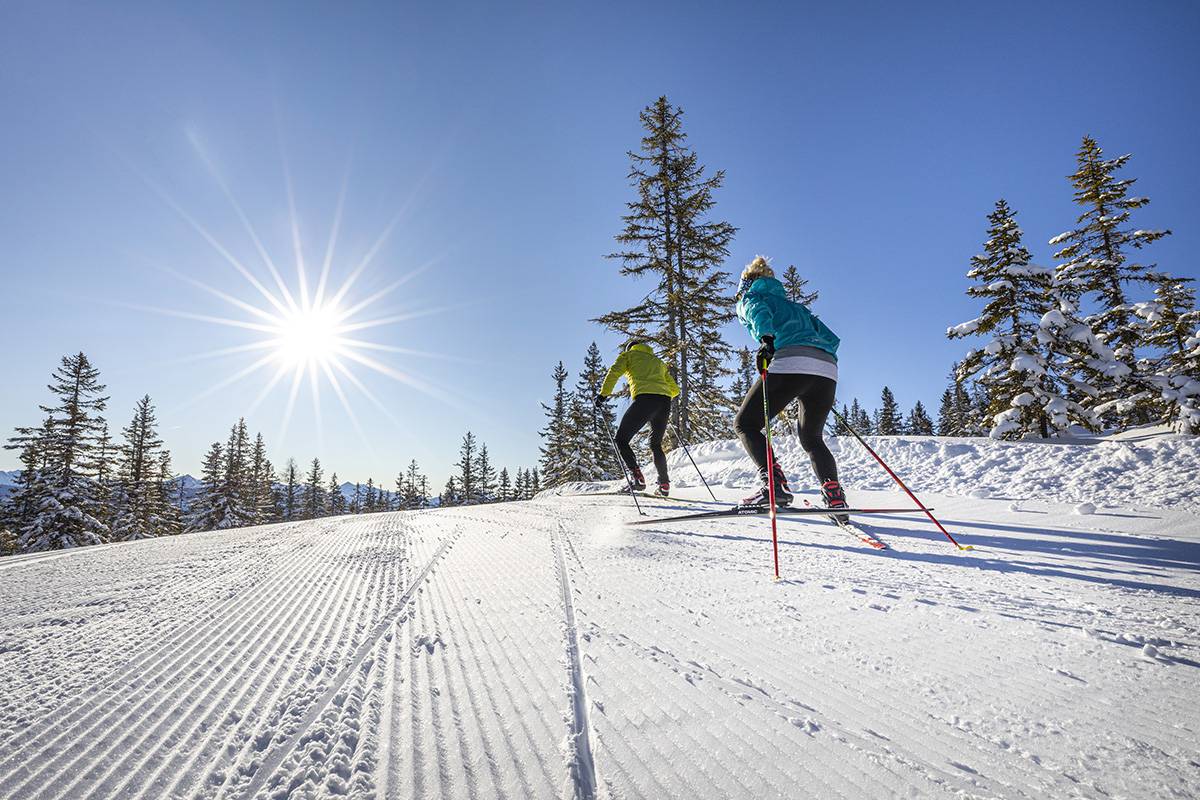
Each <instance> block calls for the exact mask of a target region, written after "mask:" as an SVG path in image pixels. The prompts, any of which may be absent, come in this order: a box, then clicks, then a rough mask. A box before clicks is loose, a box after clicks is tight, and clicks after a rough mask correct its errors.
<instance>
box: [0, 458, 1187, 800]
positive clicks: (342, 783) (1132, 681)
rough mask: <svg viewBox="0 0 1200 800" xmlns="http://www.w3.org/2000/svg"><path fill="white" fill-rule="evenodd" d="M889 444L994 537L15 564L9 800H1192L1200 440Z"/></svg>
mask: <svg viewBox="0 0 1200 800" xmlns="http://www.w3.org/2000/svg"><path fill="white" fill-rule="evenodd" d="M880 441H881V443H882V445H883V446H882V447H881V450H882V451H884V455H885V458H887V457H888V456H893V457H894V458H895V460H896V461H897V464H896V466H897V467H898V468H901V469H902V471H903V472H906V473H909V474H911V475H912V477H913V484H914V488H917V487H920V488H922V489H924V490H927V491H926V493H927V494H928V496H927V497H923V499H925V500H926V501H927V502H928V503H930V504H931V505H933V506H935V507H936V509H937V513H938V515H939V516H940V518H941V519H942V520H943V521H944V522H945V523H946V525H947V527H948V528H949V529H950V530H951V531H952V532H953V533H954V534H955V535H956V536H957V537H959V538H960V540H961V541H963V542H964V543H965V544H970V545H973V546H974V547H975V548H976V549H975V550H974V551H972V552H967V553H964V552H960V551H957V550H955V549H954V548H953V547H952V546H951V545H950V544H949V543H948V542H947V541H946V540H945V539H943V538H942V537H941V535H940V534H939V533H937V531H936V530H935V529H933V527H932V526H931V525H930V524H929V523H928V522H927V521H923V520H922V518H920V517H919V516H916V515H886V516H881V517H874V518H871V519H869V520H866V524H867V525H868V526H869V527H870V528H871V530H873V531H874V532H876V533H877V534H878V535H879V537H880V538H881V539H883V540H884V541H886V542H887V543H888V544H889V545H890V549H888V550H885V551H877V550H873V549H871V548H869V547H866V546H864V545H862V544H860V543H859V542H858V541H857V540H856V539H855V538H853V537H852V536H850V535H849V534H847V533H846V532H845V531H842V530H841V529H839V528H837V527H835V526H833V525H831V524H828V523H826V522H822V521H819V520H797V519H794V518H784V519H781V521H780V556H781V559H782V565H783V580H782V581H780V582H778V583H775V582H773V581H772V580H771V575H770V569H771V564H770V554H771V549H770V541H769V527H768V525H769V523H768V521H767V519H766V518H763V517H742V518H731V519H724V520H715V521H703V522H691V523H685V524H679V523H676V524H668V523H663V524H659V525H651V526H647V527H640V528H626V527H622V525H621V523H622V522H623V521H629V520H633V519H635V518H637V512H636V511H635V510H634V508H633V504H632V502H631V499H630V498H628V497H618V496H605V495H598V494H589V495H574V496H572V495H569V494H563V495H559V496H551V495H547V496H544V497H542V498H539V499H537V500H534V501H531V502H526V503H506V504H501V505H494V506H484V507H469V508H454V509H445V510H436V511H421V512H397V513H390V514H377V515H369V516H359V517H343V518H338V519H330V520H317V521H313V522H306V523H288V524H281V525H271V526H264V527H258V528H249V529H242V530H236V531H227V532H222V533H210V534H193V535H188V536H180V537H175V538H171V539H162V540H150V541H143V542H134V543H129V544H119V545H109V546H103V547H96V548H90V549H87V550H81V551H68V552H59V553H45V554H36V555H29V556H19V557H13V558H8V559H3V560H0V675H3V683H0V797H3V798H6V800H7V799H8V798H12V799H14V800H16V799H18V798H51V797H57V798H79V797H89V798H90V797H97V798H101V797H126V798H166V797H189V798H190V797H196V798H216V797H221V798H242V797H260V798H261V797H275V798H283V797H295V798H301V797H303V798H309V797H341V796H351V797H380V798H384V797H386V798H513V799H514V800H516V799H518V798H557V797H593V796H598V797H612V798H689V799H690V798H838V797H841V798H875V797H896V796H901V797H1004V798H1047V797H1056V798H1057V797H1087V798H1114V797H1124V798H1170V797H1195V796H1197V794H1198V793H1200V701H1198V698H1200V580H1198V578H1197V572H1198V570H1200V536H1198V534H1197V530H1198V528H1200V525H1198V523H1200V519H1198V517H1197V515H1196V512H1197V506H1198V501H1197V497H1196V495H1197V489H1198V487H1197V485H1196V484H1197V479H1196V475H1197V474H1198V473H1197V468H1196V457H1197V448H1196V445H1195V444H1191V443H1189V442H1188V441H1187V440H1174V439H1161V440H1155V441H1151V442H1139V443H1135V444H1134V447H1135V448H1136V449H1134V450H1132V451H1126V450H1123V449H1121V448H1123V447H1124V446H1125V445H1122V444H1120V443H1100V444H1093V445H1054V444H1024V445H1008V444H1004V443H991V442H978V441H974V442H970V441H969V440H961V441H960V442H954V441H951V442H939V441H935V440H927V441H914V442H910V443H907V444H906V443H904V442H902V441H887V440H880ZM1117 445H1120V447H1117ZM855 447H857V445H853V444H851V443H842V445H841V446H840V447H839V450H840V452H839V457H840V459H841V463H842V466H843V471H844V474H845V475H846V477H847V478H848V480H847V483H849V484H850V485H851V487H857V488H853V489H852V491H851V493H850V499H851V502H852V503H855V504H860V505H883V504H887V505H893V506H894V505H902V504H906V503H908V502H909V501H908V500H907V499H906V498H904V497H903V496H902V495H901V494H899V493H898V492H896V491H894V489H893V488H890V487H888V479H887V478H886V476H882V473H881V472H879V470H878V467H873V466H871V465H870V464H869V463H868V462H866V461H864V460H863V457H862V456H860V455H854V454H853V448H855ZM958 447H967V448H968V449H967V450H966V451H958V450H956V449H955V448H958ZM1070 447H1079V448H1084V450H1083V451H1082V452H1081V453H1079V454H1073V453H1072V451H1069V450H1068V449H1065V448H1070ZM971 448H974V449H971ZM779 450H780V454H781V456H782V458H783V459H784V463H785V465H786V466H787V467H788V470H789V472H790V473H791V474H792V476H793V480H794V482H795V483H796V484H797V485H806V484H807V483H809V481H808V479H807V469H806V468H805V467H804V462H803V461H801V460H800V459H799V458H798V454H799V451H798V450H797V449H796V448H795V445H794V443H792V442H789V441H786V440H785V441H782V442H780V444H779ZM1089 453H1090V457H1089V455H1088V454H1089ZM693 455H696V456H697V458H698V460H699V461H700V462H701V464H702V466H704V468H705V469H706V471H711V473H712V475H713V477H717V478H718V479H719V481H718V482H719V483H720V484H722V485H719V486H718V487H717V489H716V490H717V492H718V496H719V497H721V498H722V499H728V498H732V497H736V496H737V495H738V494H739V493H742V492H744V491H745V490H746V489H747V488H748V481H747V482H745V483H744V484H743V485H741V486H738V487H736V488H733V487H726V486H724V485H723V484H724V483H727V482H728V483H736V482H737V480H740V478H738V475H739V472H738V471H739V470H743V471H744V470H745V469H746V465H745V464H742V465H741V466H739V456H738V455H737V453H736V451H735V450H733V449H732V448H731V447H730V446H728V445H725V444H721V443H715V444H711V445H704V446H700V447H696V448H694V449H693ZM676 456H677V458H676V466H675V477H676V478H677V479H678V480H679V481H681V482H682V481H683V480H684V479H687V477H688V475H687V472H686V470H690V469H691V466H690V464H687V462H686V461H685V460H684V458H683V456H682V454H676ZM684 464H687V466H686V468H685V466H684ZM1110 470H1111V471H1110ZM876 472H879V475H880V476H881V477H882V479H881V480H879V481H876V479H875V473H876ZM939 476H941V477H939ZM939 480H941V481H943V483H942V484H941V485H940V486H937V485H934V484H937V482H938V481H939ZM951 481H953V482H951ZM1125 482H1128V483H1129V484H1130V485H1131V486H1132V487H1133V488H1132V489H1131V490H1125V489H1123V488H1121V484H1123V483H1125ZM864 487H870V488H864ZM1033 487H1040V488H1033ZM580 488H581V487H575V491H578V490H579V489H580ZM601 488H604V487H588V489H589V490H592V491H594V490H598V489H601ZM872 488H873V489H875V490H872ZM930 489H932V490H933V491H929V490H930ZM972 492H974V493H975V494H976V495H978V496H976V497H972V496H971V493H972ZM681 493H682V494H683V495H685V496H687V497H691V498H700V497H704V496H706V495H705V494H704V490H703V489H702V488H699V489H697V488H695V487H691V488H685V489H683V490H682V492H681ZM984 495H986V496H984ZM1032 496H1036V497H1038V498H1039V499H1030V498H1031V497H1032ZM809 497H812V498H813V499H814V500H815V495H812V494H811V493H810V494H809ZM1122 498H1124V499H1122ZM1083 503H1091V504H1092V505H1093V506H1094V508H1093V513H1091V514H1084V513H1077V512H1076V508H1077V506H1079V505H1081V504H1083ZM643 505H644V507H645V510H646V512H647V513H648V514H651V515H655V516H666V515H668V514H671V513H684V512H688V511H694V510H696V509H697V508H702V507H705V506H704V504H703V503H697V502H685V501H682V500H650V499H646V500H644V501H643ZM708 505H709V506H711V505H712V504H711V503H709V504H708Z"/></svg>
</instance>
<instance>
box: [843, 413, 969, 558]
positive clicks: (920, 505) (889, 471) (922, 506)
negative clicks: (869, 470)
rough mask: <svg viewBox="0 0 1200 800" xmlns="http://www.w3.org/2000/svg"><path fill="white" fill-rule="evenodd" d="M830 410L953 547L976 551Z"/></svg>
mask: <svg viewBox="0 0 1200 800" xmlns="http://www.w3.org/2000/svg"><path fill="white" fill-rule="evenodd" d="M830 410H831V411H832V412H833V416H834V417H836V418H837V420H838V421H839V422H841V423H842V425H843V426H845V428H846V430H848V431H850V433H851V435H852V436H854V438H855V439H858V443H859V444H861V445H862V446H863V447H865V448H866V449H867V452H868V453H870V454H871V455H872V456H874V457H875V460H876V461H878V462H879V466H881V467H883V468H884V469H885V470H886V471H887V474H888V475H891V476H892V480H894V481H895V482H896V483H897V484H899V486H900V488H901V489H903V490H904V491H905V492H906V493H907V494H908V496H909V497H911V498H912V501H913V502H914V503H916V504H917V507H918V508H920V509H921V510H922V511H924V512H925V516H927V517H929V519H931V520H932V521H933V524H934V525H936V526H937V529H938V530H939V531H941V532H942V535H944V536H945V537H946V538H947V539H949V540H950V543H951V544H952V545H954V546H955V547H957V548H958V549H959V550H974V549H975V548H974V547H973V546H971V545H969V544H968V545H961V544H959V543H958V542H957V541H955V539H954V537H953V536H951V535H950V531H948V530H946V529H945V528H943V527H942V523H940V522H938V521H937V517H935V516H933V514H931V513H930V511H929V509H928V508H926V507H925V504H924V503H922V502H921V501H920V500H918V499H917V496H916V495H915V494H913V493H912V490H911V489H909V488H908V487H907V486H905V485H904V481H902V480H900V476H899V475H897V474H896V473H895V472H892V468H891V467H889V466H888V465H887V464H885V463H884V461H883V459H882V458H880V457H879V454H878V453H876V452H875V451H874V450H872V449H871V445H869V444H867V443H866V441H865V440H864V439H863V438H862V437H861V436H859V435H858V431H856V430H854V428H852V427H850V422H849V421H848V420H847V419H846V418H845V417H843V416H842V415H841V414H839V413H838V410H837V409H836V408H833V409H830Z"/></svg>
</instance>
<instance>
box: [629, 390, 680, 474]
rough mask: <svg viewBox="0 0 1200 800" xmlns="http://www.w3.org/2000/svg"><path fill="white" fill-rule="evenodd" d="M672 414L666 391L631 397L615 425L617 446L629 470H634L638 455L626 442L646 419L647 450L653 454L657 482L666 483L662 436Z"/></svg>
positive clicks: (643, 424)
mask: <svg viewBox="0 0 1200 800" xmlns="http://www.w3.org/2000/svg"><path fill="white" fill-rule="evenodd" d="M670 417H671V398H669V397H667V396H666V395H665V394H639V395H638V396H637V397H635V398H633V402H632V403H630V404H629V408H628V409H626V410H625V416H623V417H621V424H620V425H618V426H617V449H618V450H620V451H621V458H622V459H623V460H624V461H625V466H627V467H629V471H630V472H636V471H637V468H638V467H637V459H636V458H634V455H633V448H632V447H630V446H629V442H630V441H631V440H632V439H633V437H634V435H635V434H637V432H638V431H640V430H641V429H642V428H643V427H645V425H646V423H647V422H649V423H650V452H651V453H653V454H654V468H655V469H656V470H658V482H659V483H666V482H667V481H668V480H669V478H668V477H667V456H666V454H664V453H663V449H662V443H663V436H664V435H666V433H667V420H668V419H670Z"/></svg>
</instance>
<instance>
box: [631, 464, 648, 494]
mask: <svg viewBox="0 0 1200 800" xmlns="http://www.w3.org/2000/svg"><path fill="white" fill-rule="evenodd" d="M645 490H646V479H645V478H644V477H642V471H641V470H640V469H635V470H634V471H633V475H631V476H630V478H629V491H631V492H643V491H645Z"/></svg>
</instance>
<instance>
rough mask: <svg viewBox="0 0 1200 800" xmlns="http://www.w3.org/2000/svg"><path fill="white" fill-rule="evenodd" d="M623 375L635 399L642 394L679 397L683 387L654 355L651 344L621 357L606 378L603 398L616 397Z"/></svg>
mask: <svg viewBox="0 0 1200 800" xmlns="http://www.w3.org/2000/svg"><path fill="white" fill-rule="evenodd" d="M622 375H624V376H626V378H627V379H628V380H629V392H630V394H632V395H633V396H634V397H637V396H638V395H639V394H665V395H666V396H667V397H674V396H676V395H677V394H679V386H678V385H677V384H676V383H675V379H674V378H672V377H671V373H670V372H668V371H667V365H666V364H664V363H663V362H662V361H661V360H659V358H658V356H656V355H654V351H653V350H651V349H650V345H648V344H635V345H634V346H633V347H631V348H629V349H628V350H626V351H625V352H624V353H621V355H619V356H617V360H616V361H614V362H613V365H612V366H611V367H609V368H608V374H607V375H605V376H604V385H602V386H601V387H600V394H602V395H605V396H607V395H610V394H612V391H613V389H615V388H616V386H617V381H618V380H620V379H621V376H622Z"/></svg>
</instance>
